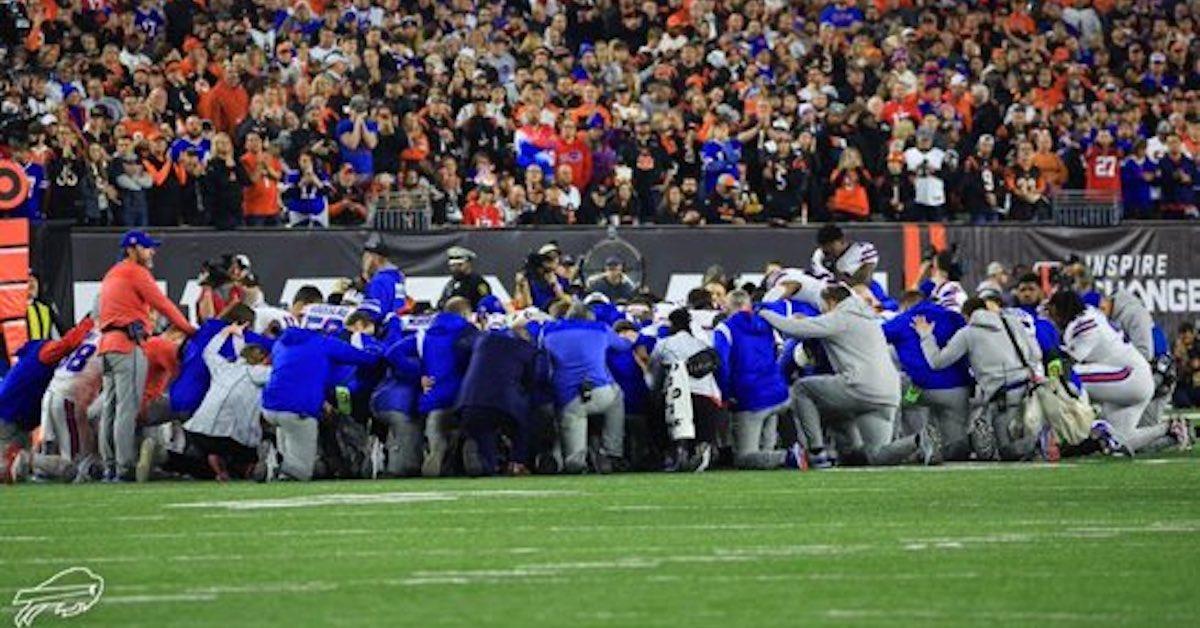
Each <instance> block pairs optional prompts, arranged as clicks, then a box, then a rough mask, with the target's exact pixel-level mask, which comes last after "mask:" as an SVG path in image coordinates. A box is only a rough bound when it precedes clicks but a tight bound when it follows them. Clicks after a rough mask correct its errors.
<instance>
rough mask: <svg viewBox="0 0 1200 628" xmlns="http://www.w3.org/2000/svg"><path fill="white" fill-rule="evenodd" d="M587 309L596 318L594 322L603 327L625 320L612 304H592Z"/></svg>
mask: <svg viewBox="0 0 1200 628" xmlns="http://www.w3.org/2000/svg"><path fill="white" fill-rule="evenodd" d="M588 307H589V308H590V309H591V310H592V314H594V315H595V316H596V320H598V321H600V322H601V323H604V324H605V325H609V326H612V324H613V323H615V322H617V321H619V320H621V319H623V318H625V315H624V314H622V313H621V310H619V309H617V306H615V305H613V304H612V303H604V302H600V303H593V304H591V305H589V306H588Z"/></svg>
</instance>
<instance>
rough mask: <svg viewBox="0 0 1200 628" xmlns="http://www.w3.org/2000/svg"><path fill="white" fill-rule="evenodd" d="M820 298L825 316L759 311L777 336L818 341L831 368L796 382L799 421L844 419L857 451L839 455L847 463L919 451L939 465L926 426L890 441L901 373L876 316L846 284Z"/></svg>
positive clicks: (896, 459) (891, 459) (937, 443)
mask: <svg viewBox="0 0 1200 628" xmlns="http://www.w3.org/2000/svg"><path fill="white" fill-rule="evenodd" d="M821 298H822V299H823V300H824V307H823V308H822V309H823V310H824V311H825V314H822V315H821V316H817V317H813V318H808V319H795V318H787V317H784V316H780V315H779V314H776V313H775V312H772V311H770V310H762V312H761V313H760V316H762V317H763V318H764V319H766V321H767V322H768V323H770V324H771V326H772V327H774V328H775V329H777V330H779V332H780V333H782V334H785V335H788V336H794V337H796V338H817V339H820V340H821V341H822V344H823V345H824V346H825V349H826V352H827V353H828V355H829V362H830V364H832V365H833V370H834V374H833V375H813V376H811V377H804V378H801V379H800V381H799V382H797V383H796V386H795V389H794V392H795V393H796V405H797V408H798V409H799V412H800V415H801V421H802V422H804V423H805V424H808V425H814V424H817V423H818V421H819V420H820V419H819V417H820V409H824V410H825V411H826V412H829V413H835V414H836V415H838V416H840V417H842V418H843V419H844V420H848V421H849V422H850V425H851V426H852V427H854V428H857V430H858V432H859V434H860V435H861V450H855V451H851V452H848V453H849V454H850V455H843V456H842V459H843V460H846V461H854V462H858V463H859V464H861V463H863V462H865V463H867V464H871V465H887V464H898V463H901V462H906V461H908V460H909V459H910V458H913V457H914V456H915V455H917V454H918V453H919V454H920V457H921V461H922V462H924V463H925V464H935V463H937V462H940V461H941V456H942V454H941V448H942V445H941V436H940V434H939V433H938V432H937V429H936V428H935V427H934V426H933V425H932V424H926V425H925V428H924V429H923V430H922V431H921V433H920V434H917V435H913V436H907V437H905V438H901V439H898V440H895V441H892V431H893V425H894V422H895V417H896V410H897V408H899V406H900V374H899V372H897V371H896V367H895V365H894V364H892V361H891V360H889V359H887V355H888V348H887V340H886V339H885V338H884V336H883V330H881V329H880V327H879V322H878V318H877V316H876V314H875V312H874V311H873V310H872V309H871V308H870V306H868V305H867V303H866V302H865V301H863V300H862V299H860V298H859V297H857V296H855V295H854V294H853V293H851V292H850V289H849V288H846V287H845V286H831V287H829V288H826V289H825V290H823V291H822V292H821ZM819 408H820V409H819ZM814 440H815V439H814ZM856 440H857V439H856ZM821 449H824V443H823V442H821V443H810V444H809V450H810V451H820V450H821Z"/></svg>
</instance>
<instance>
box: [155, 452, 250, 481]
mask: <svg viewBox="0 0 1200 628" xmlns="http://www.w3.org/2000/svg"><path fill="white" fill-rule="evenodd" d="M207 461H208V468H209V469H212V472H213V475H214V476H216V478H217V481H218V482H220V483H222V484H224V483H225V482H228V481H229V469H227V468H225V460H224V459H223V458H221V456H219V455H217V454H208V459H207ZM139 481H141V480H140V479H139Z"/></svg>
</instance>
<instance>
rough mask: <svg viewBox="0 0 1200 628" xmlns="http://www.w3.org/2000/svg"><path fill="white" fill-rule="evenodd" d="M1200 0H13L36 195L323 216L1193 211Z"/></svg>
mask: <svg viewBox="0 0 1200 628" xmlns="http://www.w3.org/2000/svg"><path fill="white" fill-rule="evenodd" d="M1198 11H1200V7H1198V6H1197V4H1196V3H1195V2H1183V1H1169V0H1162V1H1154V2H1150V1H1143V0H1138V1H1135V0H1046V1H1041V2H1027V1H1025V0H1011V1H1008V0H963V1H945V0H940V1H939V0H861V1H854V2H852V1H847V0H834V1H820V0H810V1H803V2H802V1H795V0H794V1H790V2H785V1H783V0H660V1H657V2H655V1H649V0H647V1H643V2H640V3H639V2H636V1H635V0H516V1H512V2H499V1H491V2H486V1H473V0H308V1H307V2H306V1H304V0H301V1H299V2H295V3H288V2H285V1H283V0H207V1H200V0H167V1H166V2H161V1H160V0H130V1H119V0H86V1H83V0H16V1H14V2H8V3H6V4H5V5H4V8H3V10H0V46H2V48H0V52H2V54H3V57H2V58H3V68H4V72H3V77H2V78H0V98H2V103H0V116H2V118H0V135H2V136H3V142H4V144H5V146H6V152H8V153H9V154H11V155H12V156H13V157H14V158H15V160H16V161H17V162H18V163H19V164H20V165H21V166H22V167H24V169H25V171H26V172H27V174H28V177H29V179H30V182H31V186H30V188H31V191H30V196H29V198H28V200H27V201H26V202H24V204H23V205H22V206H21V207H19V208H18V209H17V210H16V211H17V213H18V214H20V215H29V216H34V217H46V218H51V219H67V220H74V221H77V222H79V223H81V224H89V225H96V224H123V225H139V226H140V225H154V226H169V225H179V224H188V225H215V226H217V227H218V228H231V227H235V226H239V225H274V224H279V223H283V224H289V225H294V226H301V225H306V226H310V227H315V226H327V225H329V224H337V223H341V224H358V223H362V222H364V221H366V220H368V219H370V218H371V217H372V216H373V214H372V212H374V211H375V210H376V209H378V208H384V209H388V210H400V211H412V212H417V213H423V214H427V215H429V216H430V217H431V222H432V223H433V224H461V225H463V226H467V227H481V228H487V227H498V226H507V225H516V224H520V225H525V224H534V225H537V224H593V223H606V222H611V223H619V224H646V223H667V224H689V225H696V224H728V223H735V224H740V223H771V224H776V225H784V224H788V223H791V222H797V221H809V222H820V221H824V220H827V219H830V218H833V219H838V220H843V221H852V220H956V221H972V222H977V223H987V222H994V221H1001V220H1039V219H1044V218H1046V217H1048V216H1049V214H1050V211H1051V208H1050V206H1051V203H1052V202H1053V200H1054V199H1055V197H1056V194H1057V193H1058V192H1059V191H1061V190H1081V191H1084V193H1085V194H1087V195H1091V198H1092V200H1095V201H1097V202H1100V203H1105V202H1110V200H1111V199H1114V198H1116V199H1119V200H1120V201H1121V203H1122V204H1123V208H1124V214H1125V217H1127V218H1159V217H1162V218H1188V217H1195V216H1196V215H1197V210H1196V204H1195V199H1196V190H1197V188H1200V177H1198V176H1197V168H1196V162H1195V161H1194V156H1200V155H1197V151H1198V150H1200V39H1198V38H1197V37H1196V36H1195V35H1196V18H1197V12H1198Z"/></svg>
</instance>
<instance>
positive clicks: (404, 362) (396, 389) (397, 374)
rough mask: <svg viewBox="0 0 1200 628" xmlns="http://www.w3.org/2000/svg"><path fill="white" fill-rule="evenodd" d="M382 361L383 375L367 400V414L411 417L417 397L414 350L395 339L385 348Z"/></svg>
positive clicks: (418, 380) (418, 372)
mask: <svg viewBox="0 0 1200 628" xmlns="http://www.w3.org/2000/svg"><path fill="white" fill-rule="evenodd" d="M383 358H384V361H385V363H386V364H387V375H386V376H385V377H384V378H383V381H382V382H380V384H379V386H378V387H376V388H375V392H374V394H372V396H371V410H372V411H374V412H375V413H382V412H399V413H401V414H405V415H408V416H409V417H413V416H415V414H416V411H417V398H418V397H420V395H421V363H420V361H418V360H417V356H416V353H415V346H414V345H411V344H406V343H404V342H403V339H402V338H401V339H396V341H395V342H393V343H390V344H388V345H387V347H386V349H385V350H384V353H383Z"/></svg>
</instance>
